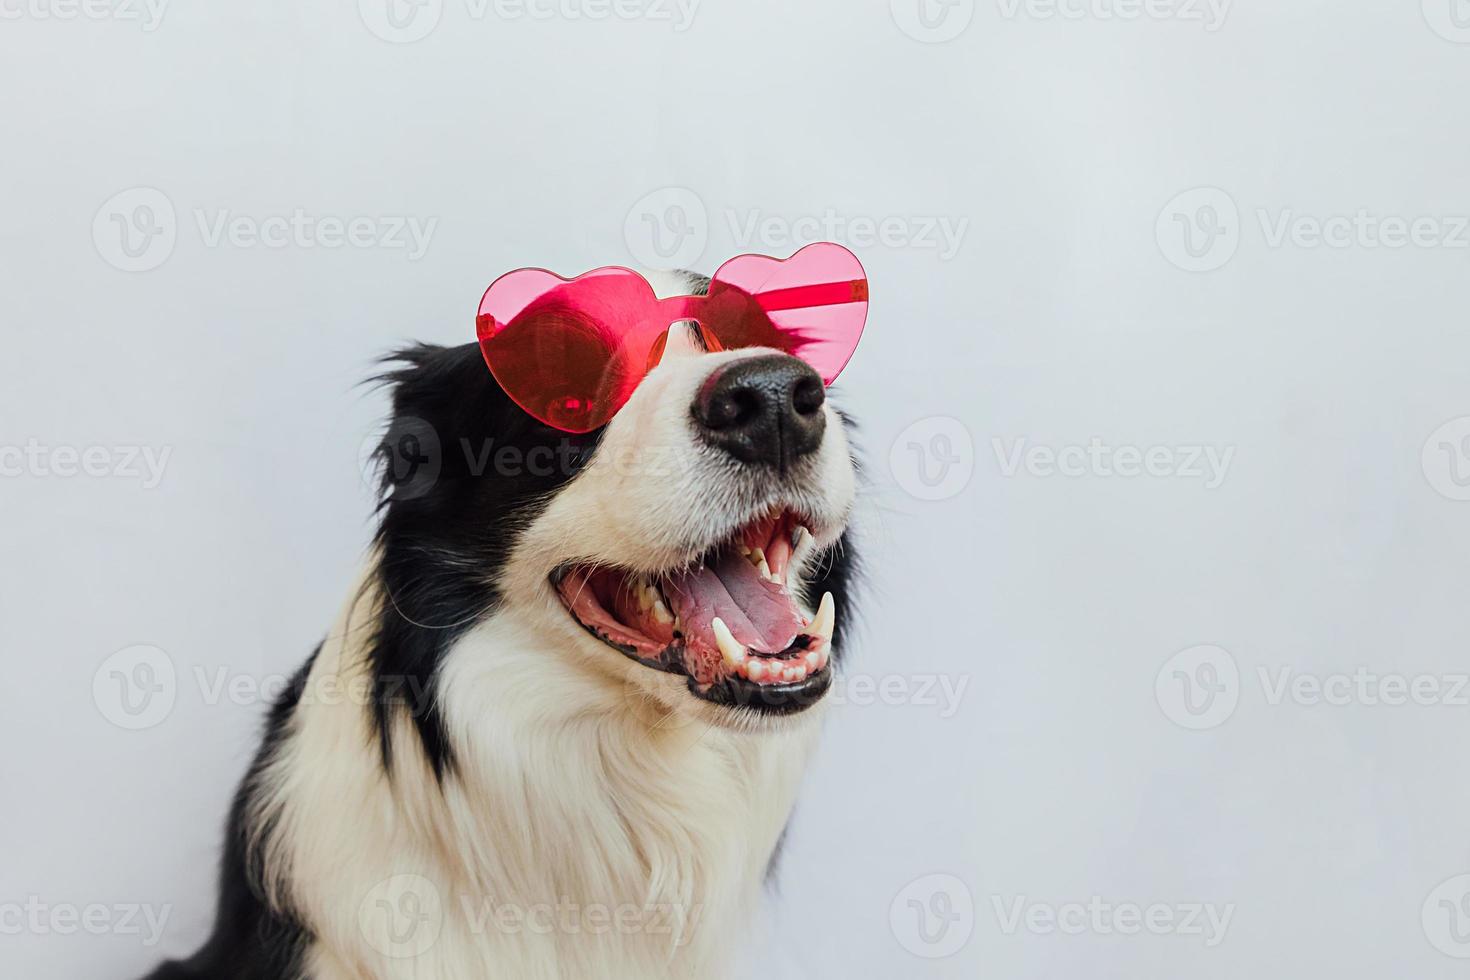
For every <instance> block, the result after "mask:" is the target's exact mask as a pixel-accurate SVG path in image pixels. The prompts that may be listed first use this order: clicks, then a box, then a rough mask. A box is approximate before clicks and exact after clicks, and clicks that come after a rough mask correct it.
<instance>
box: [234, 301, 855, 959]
mask: <svg viewBox="0 0 1470 980" xmlns="http://www.w3.org/2000/svg"><path fill="white" fill-rule="evenodd" d="M755 353H760V352H758V351H737V352H727V353H718V354H704V353H702V352H701V351H698V350H696V349H695V347H694V346H693V344H692V343H691V341H690V338H689V337H688V336H687V335H684V334H683V333H682V331H681V330H680V329H678V328H676V329H675V330H674V331H673V332H672V336H671V340H670V349H669V351H668V353H667V354H666V356H665V358H664V360H663V362H662V363H661V364H660V366H659V367H658V368H657V369H656V370H655V371H653V372H652V373H650V375H649V376H648V378H647V379H646V380H645V381H644V383H643V384H642V385H640V387H639V389H638V391H637V392H636V393H635V395H634V397H633V399H632V400H631V401H630V402H629V404H628V405H627V406H626V407H625V408H624V409H623V411H622V412H620V413H619V415H618V416H617V417H616V418H615V419H614V421H613V422H612V424H611V425H610V426H609V429H608V432H607V433H606V434H605V436H604V439H603V442H602V445H601V447H600V448H599V450H598V453H597V455H596V457H595V458H594V461H593V462H592V464H591V465H590V466H588V467H587V469H586V470H585V471H584V472H582V473H581V474H580V475H579V476H578V477H577V478H576V479H575V480H573V481H572V482H571V483H570V484H569V485H568V486H566V487H565V488H563V489H562V490H561V491H560V492H559V493H558V494H557V495H556V496H555V498H554V499H553V500H551V502H550V503H549V505H548V506H547V508H546V509H545V510H544V512H543V513H542V514H541V515H540V516H539V517H538V518H537V519H536V520H535V521H534V522H533V523H532V524H531V525H530V526H529V527H527V528H524V529H523V533H522V535H521V537H520V540H519V544H518V546H517V548H516V550H515V552H514V553H513V555H512V557H511V559H510V561H509V562H508V563H507V565H506V568H505V571H504V574H503V576H502V579H501V581H500V583H499V585H500V588H501V592H502V595H503V602H502V603H501V604H500V606H499V609H498V611H497V612H496V613H495V614H494V615H493V616H492V617H491V618H489V619H488V620H486V621H485V622H483V623H481V624H480V625H478V626H477V627H475V628H474V629H472V630H470V631H469V632H468V633H466V634H465V635H464V636H463V637H461V638H460V639H459V640H458V641H457V642H456V643H455V644H454V645H453V647H452V648H451V649H450V650H449V651H448V653H447V655H446V657H445V660H444V662H443V664H442V667H441V673H440V676H439V677H438V685H437V690H438V692H439V694H438V697H439V704H440V707H441V709H442V714H443V718H444V720H445V726H446V729H447V732H448V736H449V741H450V746H451V749H452V751H453V753H454V755H455V759H456V763H457V765H456V767H455V769H454V771H453V772H452V773H450V774H449V775H448V776H447V777H446V778H445V779H444V780H443V781H442V783H441V782H440V781H437V780H436V779H435V777H434V774H433V772H432V771H431V769H430V767H429V764H428V762H427V760H426V758H425V757H424V755H423V753H422V751H421V750H420V749H419V747H418V742H417V737H416V733H415V732H414V730H413V728H412V725H411V722H410V721H409V719H408V718H407V717H403V718H400V719H399V721H398V722H397V725H398V729H397V730H396V731H395V732H394V736H395V738H394V755H393V759H394V765H393V772H392V778H391V780H390V779H389V778H388V776H387V774H386V773H385V772H384V770H383V768H382V765H381V761H380V757H379V755H378V746H377V743H376V740H375V738H374V735H373V732H372V731H371V729H370V719H369V714H368V711H367V710H366V708H365V707H364V704H363V700H364V697H363V694H362V692H364V691H366V690H369V689H370V687H369V686H368V685H367V680H368V668H367V666H366V663H365V659H364V651H365V649H366V644H367V641H368V639H369V637H370V635H371V624H372V619H373V617H374V616H375V615H376V614H377V611H378V610H379V608H380V605H381V603H382V602H383V601H384V597H383V596H382V595H381V594H380V593H379V592H378V590H377V586H376V585H375V583H376V577H375V576H372V575H371V574H370V573H369V575H368V576H367V578H366V579H365V582H366V585H365V587H363V588H362V589H361V590H360V591H355V592H354V596H355V598H354V600H353V602H352V603H350V604H349V607H348V609H347V611H346V612H344V614H343V615H342V617H341V618H340V620H339V622H338V623H337V625H336V627H335V628H334V630H333V632H332V635H331V637H330V639H329V640H328V642H327V643H326V644H325V645H324V647H323V649H322V651H321V653H320V654H319V655H318V657H317V660H316V663H315V665H314V667H313V669H312V671H311V674H310V678H309V681H308V684H307V688H306V693H305V694H304V696H303V699H302V706H301V708H300V709H298V710H297V712H296V713H295V716H294V717H293V719H292V721H291V724H290V728H289V735H288V737H287V739H286V740H285V741H284V743H283V745H282V747H281V749H280V751H279V753H278V754H277V756H276V758H275V759H274V761H273V763H272V764H271V765H270V766H269V767H268V768H267V770H266V771H265V772H264V773H263V775H262V778H261V779H260V780H259V781H258V784H257V786H256V793H255V797H254V804H255V805H254V807H253V810H252V815H251V819H250V827H251V829H252V835H253V838H254V844H255V846H256V847H257V848H258V849H259V853H260V854H261V855H262V856H263V858H264V861H265V868H266V878H267V881H266V883H265V884H266V885H267V886H268V889H269V894H270V896H271V898H272V901H273V902H275V903H276V904H277V905H278V906H279V907H282V908H285V909H289V910H291V911H292V912H293V913H294V914H296V915H297V916H299V917H300V918H301V919H302V920H303V921H304V922H305V923H306V925H307V926H308V927H309V928H310V930H311V932H312V934H313V936H314V937H315V939H314V941H313V944H312V946H311V948H310V949H309V951H308V954H307V957H306V968H305V971H306V975H307V976H308V977H310V978H311V980H349V978H352V980H361V978H373V980H393V978H415V980H428V978H442V980H469V978H475V977H494V978H513V980H535V978H543V977H544V978H548V980H549V978H563V977H571V978H583V977H586V978H624V977H626V978H639V980H649V978H659V977H670V978H672V977H700V978H706V977H718V976H721V975H722V974H723V973H724V971H725V968H726V966H727V964H729V963H730V962H731V961H732V959H733V951H734V950H735V948H736V947H737V946H738V945H739V944H742V943H745V942H749V941H751V940H752V939H754V940H756V941H758V940H759V937H752V936H750V935H747V934H746V933H745V932H744V931H743V927H744V924H745V923H746V921H747V914H748V912H749V910H751V909H752V908H753V907H754V906H755V904H756V903H757V902H758V901H759V891H760V884H761V881H762V879H763V875H764V872H765V869H766V866H767V863H768V861H769V858H770V855H771V852H772V849H773V848H774V846H775V844H776V841H777V838H778V837H779V835H780V833H781V831H782V828H783V827H784V826H785V823H786V820H787V818H788V815H789V813H790V810H791V804H792V800H793V797H794V794H795V792H796V788H797V784H798V782H799V780H800V776H801V772H802V770H803V767H804V764H805V761H806V758H807V756H808V755H809V753H810V751H811V749H812V747H813V743H814V739H815V735H816V731H817V727H818V723H819V716H820V714H821V711H822V705H820V704H818V705H817V706H815V707H814V708H812V709H809V710H808V711H806V712H803V713H801V714H799V715H797V716H794V717H792V718H789V719H786V720H783V721H782V722H780V723H779V724H775V723H762V722H760V721H758V720H757V718H756V717H755V716H753V715H749V714H743V713H738V712H737V711H736V710H734V709H729V708H724V707H717V706H714V705H710V704H707V703H705V702H703V701H698V700H696V699H695V698H693V697H692V696H691V695H690V694H689V693H688V692H687V690H685V686H684V679H683V678H681V677H676V676H673V675H670V674H665V673H661V672H658V671H655V670H652V669H649V668H647V667H644V666H641V665H639V664H636V663H634V662H633V661H631V660H629V659H627V658H626V657H624V656H623V655H621V654H620V653H618V652H617V651H616V650H614V649H612V648H610V647H608V646H606V645H604V644H602V643H601V642H599V641H597V640H596V639H594V638H592V637H591V636H589V635H588V634H587V633H586V632H585V631H584V630H583V629H582V628H581V627H580V626H578V625H577V624H576V623H575V622H573V621H572V619H571V617H570V616H569V615H568V614H567V612H566V610H565V608H564V607H563V606H562V605H561V604H560V602H559V601H558V600H557V599H556V597H555V596H554V594H553V591H552V589H551V587H550V586H549V584H548V575H549V574H550V573H551V571H552V570H553V569H554V568H555V567H557V566H558V565H559V564H561V563H562V562H565V561H568V560H593V561H605V562H610V563H617V564H621V565H628V566H632V567H635V568H641V569H646V570H649V571H653V570H657V569H662V568H667V567H668V566H670V565H672V564H675V563H678V562H682V561H687V560H689V559H691V558H692V557H694V556H695V555H697V554H698V553H700V552H701V551H703V550H704V549H705V548H706V547H708V545H709V544H710V543H712V542H713V541H715V540H718V539H719V538H722V537H724V536H726V535H728V534H729V533H730V532H732V531H733V530H735V529H736V528H737V527H739V526H740V525H742V524H743V523H745V522H746V521H748V520H750V519H751V518H753V517H755V516H757V515H758V514H761V513H764V512H765V511H766V510H768V509H769V508H770V507H772V506H773V505H779V504H784V505H787V506H794V507H796V508H798V509H800V510H801V511H802V512H803V513H805V514H807V515H808V516H809V517H810V518H811V519H812V521H813V523H814V524H815V527H814V528H813V530H814V531H816V532H817V533H818V538H819V541H820V542H821V543H823V544H825V543H829V542H831V541H832V540H834V539H835V537H836V536H837V535H838V534H839V533H840V532H841V530H842V527H843V525H844V524H845V522H846V520H847V514H848V511H849V509H850V507H851V504H852V498H853V474H852V466H851V461H850V460H849V458H848V451H847V446H846V442H845V440H844V437H843V434H842V426H841V424H840V422H839V420H838V419H837V418H836V417H835V416H834V415H831V414H830V409H828V411H829V424H828V427H827V436H826V438H825V439H824V444H823V448H822V449H821V451H820V452H819V453H817V454H814V456H813V457H811V458H809V462H808V464H807V466H808V470H807V471H806V472H805V473H804V474H801V476H800V485H799V486H798V487H797V488H796V489H785V490H783V489H781V488H778V487H775V486H771V485H763V483H762V481H760V480H757V479H753V478H752V477H750V476H749V475H748V474H747V473H746V472H744V471H742V470H741V468H740V467H737V466H735V465H733V464H731V463H730V462H728V461H727V460H726V459H725V458H724V457H722V456H721V455H720V454H718V453H716V452H714V451H711V450H708V449H706V448H704V447H702V446H701V445H699V444H698V443H697V442H696V441H695V440H693V439H692V437H691V434H690V430H689V422H688V406H689V404H690V401H691V400H692V398H693V395H694V392H695V390H696V389H697V388H698V386H699V384H700V382H701V381H702V380H703V378H705V377H706V376H707V374H708V372H709V371H710V370H711V369H712V368H714V367H715V366H717V365H718V364H720V363H723V362H725V361H728V360H730V359H733V358H739V357H747V356H752V355H753V354H755ZM653 467H659V469H657V470H655V469H653ZM370 571H371V569H370ZM354 685H356V691H357V692H358V693H357V694H356V695H354V694H353V693H352V692H353V691H354ZM344 692H346V693H345V696H344ZM740 710H741V711H743V709H740ZM558 905H561V906H562V908H563V909H566V908H570V907H572V906H575V907H576V909H577V910H578V912H579V914H580V915H582V916H583V917H584V921H583V922H582V924H581V925H580V926H579V927H572V926H570V925H568V923H569V922H570V919H569V917H568V916H569V913H564V912H562V911H560V910H556V909H555V908H554V907H555V906H558ZM543 906H549V907H552V908H550V909H548V910H547V911H546V912H545V913H543V912H542V907H543ZM500 907H508V908H513V909H517V910H519V912H520V913H521V914H522V915H523V916H528V917H529V919H523V921H522V925H521V927H520V928H515V927H514V925H513V919H511V918H510V917H509V916H510V913H509V912H505V911H501V912H500V913H498V915H497V912H496V909H497V908H500ZM650 908H653V909H655V910H657V909H663V910H664V912H663V913H662V914H659V913H658V912H654V913H649V912H648V911H647V910H648V909H650ZM598 909H602V910H605V911H606V912H607V914H608V920H607V922H606V923H605V924H604V925H605V928H604V929H601V930H599V929H598V923H599V922H602V919H601V916H600V913H598V912H597V911H596V910H598ZM635 911H636V912H637V914H638V919H637V921H636V922H635V921H634V918H633V915H634V912H635ZM587 916H596V917H597V918H596V919H595V920H592V919H586V918H585V917H587ZM619 916H621V917H622V918H621V919H619V918H618V917H619ZM655 918H656V919H657V921H654V919H655ZM548 921H550V922H551V928H550V929H549V930H547V929H545V928H543V927H544V926H545V925H546V924H547V923H548ZM414 923H417V925H414ZM664 928H666V931H664Z"/></svg>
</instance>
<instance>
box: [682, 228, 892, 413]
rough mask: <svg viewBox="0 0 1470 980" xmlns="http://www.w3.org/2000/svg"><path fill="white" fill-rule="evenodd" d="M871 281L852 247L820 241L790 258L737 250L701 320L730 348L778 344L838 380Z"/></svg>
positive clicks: (863, 317)
mask: <svg viewBox="0 0 1470 980" xmlns="http://www.w3.org/2000/svg"><path fill="white" fill-rule="evenodd" d="M867 317H868V280H867V276H866V274H865V273H864V272H863V266H862V263H860V262H859V261H858V259H857V256H855V255H853V254H852V253H851V252H849V251H848V250H847V249H845V248H843V247H842V246H841V245H835V244H833V243H831V242H818V243H816V244H814V245H808V246H806V247H805V248H803V249H801V250H800V251H799V252H797V253H796V254H795V255H793V256H791V258H789V259H785V260H780V259H773V258H770V257H769V256H765V255H738V256H736V257H735V258H733V259H730V260H729V261H728V262H726V263H725V264H724V265H722V266H720V269H719V271H718V272H716V273H715V275H714V279H713V280H712V281H711V283H710V293H709V299H708V301H707V309H706V316H705V317H703V318H702V319H704V320H705V322H706V324H707V325H708V326H709V327H710V328H711V329H712V330H713V332H714V333H715V335H716V336H718V337H719V338H720V340H721V341H722V342H723V343H724V344H725V346H727V347H754V346H765V347H775V348H776V349H778V350H784V351H786V352H787V353H789V354H794V355H795V356H797V357H800V358H801V359H802V360H804V361H806V362H807V363H808V364H810V365H811V366H812V367H814V368H816V369H817V373H819V374H820V375H821V376H822V380H823V382H824V383H826V384H831V383H832V382H833V381H834V380H835V379H836V378H837V376H838V375H839V374H841V373H842V369H843V368H844V367H846V366H847V362H848V361H849V360H850V359H851V358H852V354H853V351H854V350H856V349H857V344H858V339H859V338H860V337H862V334H863V325H864V324H865V323H866V321H867Z"/></svg>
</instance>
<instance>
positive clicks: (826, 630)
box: [806, 592, 837, 644]
mask: <svg viewBox="0 0 1470 980" xmlns="http://www.w3.org/2000/svg"><path fill="white" fill-rule="evenodd" d="M836 625H837V604H836V603H835V602H834V601H833V600H832V593H830V592H823V593H822V602H821V604H820V605H818V606H817V614H816V615H815V616H813V617H812V621H811V622H810V623H807V624H806V631H807V635H809V636H811V637H814V638H816V639H818V640H820V641H822V643H824V644H825V643H831V642H832V628H833V627H834V626H836Z"/></svg>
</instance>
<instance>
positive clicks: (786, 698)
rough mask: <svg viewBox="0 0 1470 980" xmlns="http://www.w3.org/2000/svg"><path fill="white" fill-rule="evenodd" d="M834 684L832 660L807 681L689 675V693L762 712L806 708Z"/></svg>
mask: <svg viewBox="0 0 1470 980" xmlns="http://www.w3.org/2000/svg"><path fill="white" fill-rule="evenodd" d="M831 686H832V666H831V664H830V662H829V663H828V664H827V665H826V666H824V667H823V668H822V669H821V670H819V671H817V672H816V673H814V674H810V675H808V676H807V678H806V679H805V680H801V681H796V682H794V683H791V684H757V683H755V682H754V681H751V680H747V679H745V678H744V677H740V676H730V677H722V678H721V679H719V680H717V681H715V682H714V683H712V684H699V683H696V682H695V680H694V678H692V677H691V678H688V687H689V693H691V694H693V695H694V696H695V697H697V698H699V699H700V700H702V701H708V702H709V703H711V704H717V705H720V706H722V707H726V708H733V709H740V708H744V709H746V710H749V711H754V712H756V713H758V714H763V715H793V714H797V713H798V712H801V711H805V710H806V709H807V708H810V707H811V706H812V705H814V704H816V703H817V702H818V701H820V700H822V698H823V697H824V696H825V695H826V693H827V690H828V689H829V688H830V687H831Z"/></svg>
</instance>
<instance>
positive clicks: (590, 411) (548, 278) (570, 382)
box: [476, 268, 657, 432]
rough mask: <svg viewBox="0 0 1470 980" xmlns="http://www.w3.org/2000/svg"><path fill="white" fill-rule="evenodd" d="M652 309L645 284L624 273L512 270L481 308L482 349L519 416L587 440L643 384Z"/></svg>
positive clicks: (478, 324) (487, 294)
mask: <svg viewBox="0 0 1470 980" xmlns="http://www.w3.org/2000/svg"><path fill="white" fill-rule="evenodd" d="M656 305H657V304H656V301H655V300H654V297H653V293H652V291H651V290H650V289H649V287H648V284H647V283H646V282H645V281H644V280H643V278H642V277H641V276H639V275H638V274H636V273H634V272H632V271H630V270H628V269H620V268H607V269H597V270H595V271H593V272H589V273H586V274H585V275H582V276H578V277H577V278H576V279H571V280H568V279H562V278H561V277H560V276H556V275H553V274H552V273H550V272H546V271H545V270H541V269H522V270H518V271H517V272H512V273H509V274H507V275H505V276H502V277H501V278H499V279H497V280H496V281H495V282H494V283H492V284H491V286H490V288H489V289H488V290H486V291H485V296H484V298H483V299H482V300H481V301H480V312H479V316H478V317H477V318H476V328H477V333H478V334H479V338H480V350H481V352H482V353H483V354H484V357H485V363H486V364H488V365H489V366H490V371H491V373H493V374H494V375H495V380H496V381H497V382H499V383H500V386H501V387H502V388H504V389H505V392H506V394H508V395H510V397H511V398H512V399H513V400H514V401H515V403H516V404H517V405H519V406H520V407H521V408H523V409H525V410H526V412H528V413H530V414H531V415H533V416H535V417H536V418H538V419H540V420H541V421H542V422H545V423H546V424H547V425H550V426H552V427H554V428H557V429H562V430H564V431H567V432H590V431H592V430H593V429H596V428H600V427H601V426H603V425H606V424H607V423H608V421H609V420H610V419H611V418H612V417H613V415H614V414H615V413H616V412H617V410H618V409H620V408H622V407H623V405H624V403H626V402H627V400H628V398H629V396H630V395H631V394H632V393H633V389H634V388H635V387H636V386H637V384H638V381H639V380H640V379H641V378H642V377H643V374H644V369H645V361H646V357H647V353H648V348H649V346H651V345H652V343H653V339H654V337H655V336H656V335H657V331H656V330H655V329H654V328H653V327H652V326H650V324H651V323H652V322H654V318H653V317H651V316H650V312H651V311H652V310H654V309H655V308H656Z"/></svg>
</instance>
